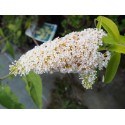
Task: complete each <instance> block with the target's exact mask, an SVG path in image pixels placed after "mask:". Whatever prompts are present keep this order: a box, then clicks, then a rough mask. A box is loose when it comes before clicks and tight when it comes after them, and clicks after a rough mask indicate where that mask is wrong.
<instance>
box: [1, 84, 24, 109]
mask: <svg viewBox="0 0 125 125" xmlns="http://www.w3.org/2000/svg"><path fill="white" fill-rule="evenodd" d="M0 104H1V105H3V106H4V107H6V108H9V109H22V108H24V105H23V104H21V103H19V101H18V98H17V96H16V95H15V94H14V93H13V92H12V91H11V89H10V87H9V86H7V85H2V84H1V85H0Z"/></svg>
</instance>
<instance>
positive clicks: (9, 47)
mask: <svg viewBox="0 0 125 125" xmlns="http://www.w3.org/2000/svg"><path fill="white" fill-rule="evenodd" d="M5 51H7V52H8V53H9V54H10V55H11V56H12V57H13V58H14V56H15V52H14V48H13V46H12V45H11V43H10V42H8V41H7V42H6V45H5V47H4V48H3V50H2V52H5Z"/></svg>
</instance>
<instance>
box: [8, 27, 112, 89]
mask: <svg viewBox="0 0 125 125" xmlns="http://www.w3.org/2000/svg"><path fill="white" fill-rule="evenodd" d="M103 36H106V33H105V32H104V31H103V30H98V29H96V28H94V29H93V28H88V29H85V30H83V31H81V32H72V33H70V34H68V35H66V36H64V37H62V38H56V39H54V40H53V41H48V42H46V43H43V44H42V45H40V46H35V48H33V49H32V50H30V51H28V52H27V53H26V54H24V55H22V56H21V57H20V59H19V60H18V61H15V62H14V63H13V64H12V65H10V74H14V75H15V76H16V75H17V74H19V75H21V76H22V75H25V74H28V73H29V72H30V71H34V72H35V73H37V74H43V73H53V72H61V73H79V74H80V79H82V84H83V86H84V87H85V88H86V89H89V88H92V85H93V84H94V81H95V79H96V69H97V68H98V69H99V70H102V69H103V67H106V66H107V63H108V61H109V59H110V53H109V52H108V51H106V52H105V53H101V52H99V51H98V49H99V47H100V46H102V45H103V44H102V37H103Z"/></svg>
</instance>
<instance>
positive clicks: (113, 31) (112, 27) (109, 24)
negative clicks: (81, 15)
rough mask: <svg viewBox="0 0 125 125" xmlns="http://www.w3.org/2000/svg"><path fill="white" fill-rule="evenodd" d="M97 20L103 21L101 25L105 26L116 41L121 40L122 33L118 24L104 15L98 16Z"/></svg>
mask: <svg viewBox="0 0 125 125" xmlns="http://www.w3.org/2000/svg"><path fill="white" fill-rule="evenodd" d="M97 21H98V22H99V23H100V22H101V25H102V26H103V28H104V29H105V30H106V31H107V32H108V33H109V34H110V35H111V36H113V38H114V40H115V41H116V42H118V41H119V37H120V34H119V30H118V27H117V25H116V24H115V23H114V22H113V21H112V20H110V19H108V18H106V17H104V16H98V17H97ZM97 26H98V24H97Z"/></svg>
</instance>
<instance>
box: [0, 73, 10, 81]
mask: <svg viewBox="0 0 125 125" xmlns="http://www.w3.org/2000/svg"><path fill="white" fill-rule="evenodd" d="M9 76H11V74H8V75H5V76H3V77H0V80H4V79H6V78H8V77H9Z"/></svg>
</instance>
